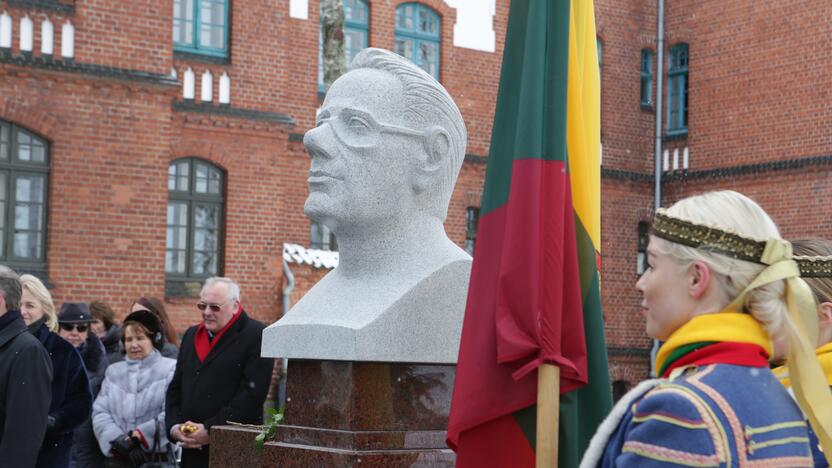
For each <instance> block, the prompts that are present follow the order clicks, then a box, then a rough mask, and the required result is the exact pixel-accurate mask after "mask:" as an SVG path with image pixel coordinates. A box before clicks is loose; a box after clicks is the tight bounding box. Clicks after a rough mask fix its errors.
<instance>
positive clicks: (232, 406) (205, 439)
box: [165, 277, 273, 468]
mask: <svg viewBox="0 0 832 468" xmlns="http://www.w3.org/2000/svg"><path fill="white" fill-rule="evenodd" d="M196 309H197V310H198V311H199V312H200V313H201V315H202V322H201V323H200V324H199V325H197V326H194V327H191V328H189V329H188V331H186V332H185V336H184V337H183V338H182V345H181V346H180V348H179V358H178V360H177V362H176V371H175V372H174V375H173V380H171V383H170V385H169V386H168V390H167V395H166V401H165V422H166V426H167V430H168V433H169V434H170V436H171V440H175V441H179V442H181V444H182V447H183V448H184V450H183V451H182V465H181V466H182V467H184V468H187V467H207V466H208V448H209V445H208V443H209V432H210V429H211V427H212V426H215V425H221V424H226V423H227V422H228V421H233V422H239V423H248V424H261V423H262V420H263V402H264V401H265V400H266V394H267V393H268V390H269V383H270V382H271V374H272V366H273V362H272V360H271V359H264V358H261V357H260V342H261V336H262V331H263V328H264V325H263V324H262V323H260V322H258V321H257V320H254V319H252V318H250V317H249V316H248V315H247V314H246V312H245V311H244V310H243V306H242V304H241V303H240V287H239V286H238V285H237V284H236V283H234V282H233V281H232V280H230V279H228V278H217V277H215V278H208V279H207V280H206V281H205V285H204V286H203V287H202V291H201V292H200V295H199V302H197V304H196Z"/></svg>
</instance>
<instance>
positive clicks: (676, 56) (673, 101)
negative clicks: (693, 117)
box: [667, 44, 688, 135]
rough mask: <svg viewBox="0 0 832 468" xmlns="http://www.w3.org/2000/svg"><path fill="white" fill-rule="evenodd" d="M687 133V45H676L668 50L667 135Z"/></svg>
mask: <svg viewBox="0 0 832 468" xmlns="http://www.w3.org/2000/svg"><path fill="white" fill-rule="evenodd" d="M687 132H688V45H687V44H678V45H676V46H674V47H673V48H672V49H670V69H669V70H668V73H667V133H668V135H679V134H684V133H687Z"/></svg>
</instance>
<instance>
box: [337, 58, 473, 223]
mask: <svg viewBox="0 0 832 468" xmlns="http://www.w3.org/2000/svg"><path fill="white" fill-rule="evenodd" d="M362 68H368V69H372V70H380V71H385V72H387V73H390V74H391V75H393V76H394V77H395V78H396V79H397V80H399V82H400V83H401V84H402V96H403V98H404V109H405V113H404V116H403V117H404V119H405V120H407V121H409V122H412V123H413V124H414V125H416V126H418V127H420V128H427V127H428V126H430V125H439V126H440V127H442V128H443V129H445V131H447V132H448V136H449V137H450V140H451V141H450V143H451V144H450V160H449V161H448V163H447V164H446V165H445V168H444V171H443V172H444V173H443V174H442V178H441V180H440V181H439V185H438V191H437V192H438V193H437V194H436V196H435V197H434V199H433V202H432V203H433V207H432V209H433V210H432V211H433V212H434V213H436V214H437V215H438V216H439V217H440V219H442V220H443V221H444V220H445V217H446V216H447V215H448V203H449V202H450V199H451V194H452V193H453V190H454V184H456V178H457V176H458V175H459V170H460V168H461V167H462V161H463V159H464V158H465V145H466V142H467V140H468V135H467V132H466V130H465V121H464V120H463V119H462V114H461V113H460V112H459V108H458V107H457V106H456V103H454V100H453V98H451V96H450V94H448V91H447V90H445V88H444V87H443V86H442V85H441V84H440V83H439V82H438V81H436V80H435V79H434V78H433V77H432V76H431V75H430V74H428V73H427V72H425V71H424V70H422V69H421V68H419V67H418V66H416V65H415V64H414V63H413V62H411V61H410V60H407V59H406V58H404V57H402V56H400V55H398V54H395V53H393V52H390V51H389V50H384V49H376V48H369V49H364V50H362V51H361V52H359V53H358V55H356V56H355V58H354V59H353V61H352V63H351V64H350V70H358V69H362Z"/></svg>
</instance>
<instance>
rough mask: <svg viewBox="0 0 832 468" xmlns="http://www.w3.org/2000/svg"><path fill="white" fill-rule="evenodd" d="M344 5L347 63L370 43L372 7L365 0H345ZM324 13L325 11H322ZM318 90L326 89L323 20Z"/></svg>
mask: <svg viewBox="0 0 832 468" xmlns="http://www.w3.org/2000/svg"><path fill="white" fill-rule="evenodd" d="M343 5H344V53H345V54H346V56H347V57H346V60H347V65H349V64H350V62H352V59H353V58H355V56H356V55H358V52H360V51H361V49H366V48H367V45H368V40H367V37H368V32H369V25H370V9H369V8H368V7H367V2H366V1H364V0H343ZM321 15H323V12H321ZM318 90H319V91H322V92H323V91H326V89H325V84H324V34H323V20H322V21H321V30H320V32H319V34H318Z"/></svg>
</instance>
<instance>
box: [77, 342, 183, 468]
mask: <svg viewBox="0 0 832 468" xmlns="http://www.w3.org/2000/svg"><path fill="white" fill-rule="evenodd" d="M175 368H176V361H175V360H173V359H168V358H166V357H162V355H161V354H159V352H158V351H156V350H154V351H153V352H152V353H150V355H149V356H147V357H146V358H144V359H142V360H141V361H134V360H131V359H127V360H125V361H122V362H117V363H115V364H112V365H110V367H108V368H107V374H106V376H105V377H104V383H103V384H102V385H101V393H99V394H98V398H96V399H95V403H94V404H93V407H92V426H93V430H94V432H95V438H96V439H97V440H98V446H99V447H101V452H102V453H104V455H106V456H108V457H109V456H112V455H111V454H110V441H111V440H113V439H115V438H117V437H119V436H122V435H124V434H126V433H128V432H130V431H133V430H135V429H139V430H140V431H141V432H142V434H143V435H144V437H145V440H146V442H147V444H148V446H149V447H152V446H153V436H154V434H155V433H156V421H158V422H159V427H160V428H163V427H164V426H165V392H166V390H167V388H168V384H169V383H170V381H171V379H172V378H173V371H174V369H175ZM167 441H168V439H167V437H166V434H165V431H164V430H162V431H161V433H160V434H159V447H160V449H161V450H162V451H164V449H165V447H166V444H167Z"/></svg>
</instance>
